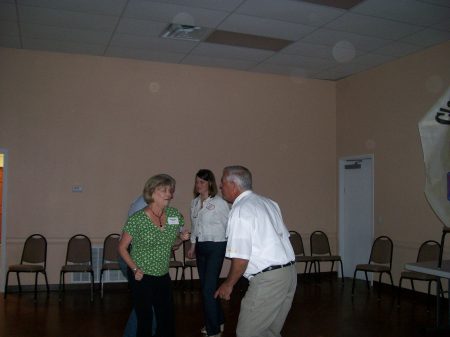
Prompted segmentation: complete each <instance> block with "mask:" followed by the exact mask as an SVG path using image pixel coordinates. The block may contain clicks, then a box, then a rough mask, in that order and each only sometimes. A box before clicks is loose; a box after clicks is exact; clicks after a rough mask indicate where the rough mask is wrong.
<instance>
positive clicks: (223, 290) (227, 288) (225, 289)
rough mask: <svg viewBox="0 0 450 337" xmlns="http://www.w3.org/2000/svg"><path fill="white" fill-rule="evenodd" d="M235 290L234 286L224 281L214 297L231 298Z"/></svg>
mask: <svg viewBox="0 0 450 337" xmlns="http://www.w3.org/2000/svg"><path fill="white" fill-rule="evenodd" d="M232 292H233V286H232V285H229V284H227V282H224V283H222V284H221V285H220V287H219V289H217V290H216V292H215V293H214V298H217V297H219V298H221V299H223V300H227V301H229V300H230V296H231V293H232Z"/></svg>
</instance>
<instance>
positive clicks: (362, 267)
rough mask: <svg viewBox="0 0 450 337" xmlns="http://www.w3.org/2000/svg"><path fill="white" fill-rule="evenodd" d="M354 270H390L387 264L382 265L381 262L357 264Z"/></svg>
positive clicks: (378, 271)
mask: <svg viewBox="0 0 450 337" xmlns="http://www.w3.org/2000/svg"><path fill="white" fill-rule="evenodd" d="M356 270H362V271H369V272H376V273H381V272H390V271H391V270H390V268H389V266H384V265H381V264H358V265H356Z"/></svg>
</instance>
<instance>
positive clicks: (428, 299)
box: [427, 281, 439, 311]
mask: <svg viewBox="0 0 450 337" xmlns="http://www.w3.org/2000/svg"><path fill="white" fill-rule="evenodd" d="M431 282H433V281H428V296H427V311H430V301H431ZM436 296H439V294H436Z"/></svg>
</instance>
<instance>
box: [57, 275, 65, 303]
mask: <svg viewBox="0 0 450 337" xmlns="http://www.w3.org/2000/svg"><path fill="white" fill-rule="evenodd" d="M63 282H64V272H63V271H61V272H60V273H59V287H58V298H59V300H60V301H61V300H62V291H63Z"/></svg>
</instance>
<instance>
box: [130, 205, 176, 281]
mask: <svg viewBox="0 0 450 337" xmlns="http://www.w3.org/2000/svg"><path fill="white" fill-rule="evenodd" d="M183 226H184V218H183V216H182V215H181V213H180V212H179V211H178V210H177V209H176V208H173V207H167V208H166V224H165V227H164V229H163V230H161V229H160V228H159V227H157V226H156V225H155V224H154V223H153V222H152V220H151V219H150V218H149V217H148V216H147V214H145V212H144V210H140V211H138V212H136V213H134V214H133V215H132V216H131V217H129V218H128V221H127V223H126V224H125V227H124V228H123V231H124V232H126V233H128V234H130V236H131V237H132V238H133V239H132V242H131V243H132V246H131V258H132V259H133V261H134V262H135V263H136V265H137V266H138V267H139V268H140V269H141V270H142V271H143V272H144V274H147V275H153V276H162V275H165V274H167V273H168V272H169V261H170V254H171V251H172V246H173V244H174V243H175V240H176V238H177V236H178V234H179V232H180V229H181V227H183Z"/></svg>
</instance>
